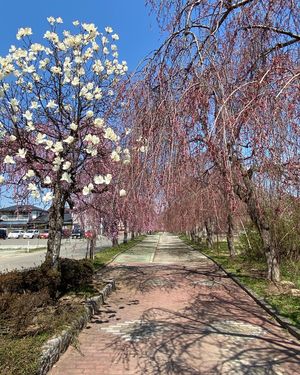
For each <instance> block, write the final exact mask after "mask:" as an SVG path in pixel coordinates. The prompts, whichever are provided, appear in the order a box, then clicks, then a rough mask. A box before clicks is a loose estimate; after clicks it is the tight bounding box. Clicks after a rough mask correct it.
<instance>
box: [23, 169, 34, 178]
mask: <svg viewBox="0 0 300 375" xmlns="http://www.w3.org/2000/svg"><path fill="white" fill-rule="evenodd" d="M34 176H35V172H34V170H32V169H28V171H27V172H26V174H25V175H24V177H23V180H27V178H31V177H34Z"/></svg>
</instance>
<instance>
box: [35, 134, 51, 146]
mask: <svg viewBox="0 0 300 375" xmlns="http://www.w3.org/2000/svg"><path fill="white" fill-rule="evenodd" d="M45 137H46V135H45V134H43V133H38V135H37V136H36V138H35V142H36V144H38V145H40V144H42V143H44V141H45ZM51 146H52V145H51Z"/></svg>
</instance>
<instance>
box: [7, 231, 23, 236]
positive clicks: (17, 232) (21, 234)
mask: <svg viewBox="0 0 300 375" xmlns="http://www.w3.org/2000/svg"><path fill="white" fill-rule="evenodd" d="M23 234H24V232H23V231H22V230H13V231H11V232H10V233H8V236H7V238H21V237H22V236H23Z"/></svg>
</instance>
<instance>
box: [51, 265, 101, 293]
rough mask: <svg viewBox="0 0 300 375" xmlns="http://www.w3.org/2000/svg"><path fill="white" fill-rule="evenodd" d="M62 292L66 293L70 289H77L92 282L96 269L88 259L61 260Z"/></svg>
mask: <svg viewBox="0 0 300 375" xmlns="http://www.w3.org/2000/svg"><path fill="white" fill-rule="evenodd" d="M58 269H59V271H60V277H61V279H60V285H59V290H60V292H63V293H65V292H66V291H68V290H70V289H76V288H78V287H80V286H82V285H86V284H89V283H90V282H91V281H92V277H93V274H94V267H93V264H92V262H91V261H89V260H87V259H81V260H75V259H68V258H62V259H60V260H59V267H58Z"/></svg>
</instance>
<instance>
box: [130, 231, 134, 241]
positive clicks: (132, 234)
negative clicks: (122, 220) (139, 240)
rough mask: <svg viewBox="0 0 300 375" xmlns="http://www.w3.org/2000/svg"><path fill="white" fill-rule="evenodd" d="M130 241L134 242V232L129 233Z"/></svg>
mask: <svg viewBox="0 0 300 375" xmlns="http://www.w3.org/2000/svg"><path fill="white" fill-rule="evenodd" d="M131 239H132V240H134V230H132V231H131Z"/></svg>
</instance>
